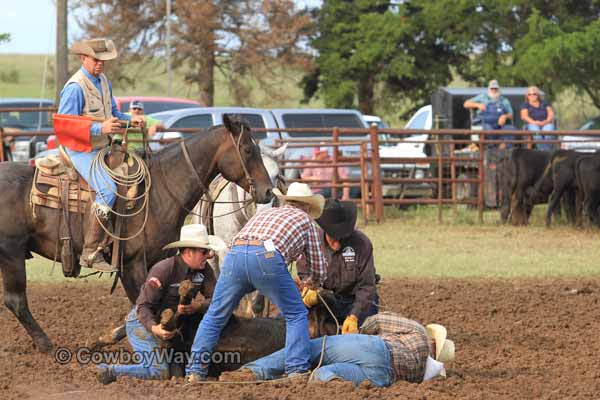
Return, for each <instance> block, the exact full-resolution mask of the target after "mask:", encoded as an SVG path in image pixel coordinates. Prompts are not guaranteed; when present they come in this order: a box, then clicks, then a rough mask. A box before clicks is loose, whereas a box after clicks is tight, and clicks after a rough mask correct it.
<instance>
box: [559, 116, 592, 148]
mask: <svg viewBox="0 0 600 400" xmlns="http://www.w3.org/2000/svg"><path fill="white" fill-rule="evenodd" d="M579 130H580V131H590V130H600V117H596V118H592V119H590V120H588V121H586V122H585V123H584V124H583V125H581V127H580V128H579ZM591 139H594V138H591V137H589V136H571V135H567V136H562V137H561V140H578V141H583V140H591ZM560 148H561V149H564V150H577V151H586V152H595V151H596V150H598V149H600V142H583V143H577V142H562V143H561V144H560Z"/></svg>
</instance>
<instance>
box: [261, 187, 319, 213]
mask: <svg viewBox="0 0 600 400" xmlns="http://www.w3.org/2000/svg"><path fill="white" fill-rule="evenodd" d="M273 193H274V194H275V196H277V198H278V199H279V200H280V201H281V202H282V203H284V202H286V201H295V202H298V203H304V204H308V206H309V207H310V209H309V211H308V214H309V215H310V216H311V217H313V218H319V217H320V216H321V213H322V212H323V205H324V204H325V197H323V196H321V195H320V194H314V193H313V192H312V191H311V190H310V187H309V186H308V185H307V184H306V183H300V182H292V184H291V185H290V186H289V187H288V190H287V194H283V193H281V191H280V190H279V189H277V188H275V189H273Z"/></svg>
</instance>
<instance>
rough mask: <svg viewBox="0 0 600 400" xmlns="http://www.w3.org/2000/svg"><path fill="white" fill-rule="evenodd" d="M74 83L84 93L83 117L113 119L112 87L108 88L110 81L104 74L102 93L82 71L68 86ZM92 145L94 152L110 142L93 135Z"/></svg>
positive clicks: (102, 137) (107, 139) (77, 73)
mask: <svg viewBox="0 0 600 400" xmlns="http://www.w3.org/2000/svg"><path fill="white" fill-rule="evenodd" d="M72 82H74V83H76V84H78V85H79V87H80V88H81V90H82V91H83V98H84V103H83V111H82V113H81V115H83V116H86V117H96V118H102V119H103V120H107V119H109V118H112V102H111V99H112V96H111V94H110V87H109V86H108V79H107V78H106V76H105V75H104V74H100V86H101V88H102V93H100V92H99V91H98V89H97V88H96V86H94V84H93V83H92V81H90V79H89V78H88V77H87V76H86V75H85V74H84V73H83V71H82V70H81V69H79V70H78V71H77V72H76V73H75V74H74V75H73V76H72V77H71V79H69V80H68V81H67V83H66V85H68V84H70V83H72ZM66 85H65V86H66ZM91 143H92V147H93V148H94V150H96V149H101V148H103V147H105V146H108V144H109V143H110V140H109V138H108V136H106V135H100V136H94V135H92V136H91Z"/></svg>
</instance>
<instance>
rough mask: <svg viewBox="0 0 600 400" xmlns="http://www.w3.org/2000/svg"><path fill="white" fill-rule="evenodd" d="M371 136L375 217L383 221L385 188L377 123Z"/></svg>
mask: <svg viewBox="0 0 600 400" xmlns="http://www.w3.org/2000/svg"><path fill="white" fill-rule="evenodd" d="M369 136H370V138H371V155H372V157H371V158H372V162H371V173H372V174H373V186H372V188H373V198H374V200H375V219H376V220H377V222H378V223H379V222H381V221H383V189H382V187H381V166H380V161H379V136H378V133H377V125H376V124H371V127H370V128H369Z"/></svg>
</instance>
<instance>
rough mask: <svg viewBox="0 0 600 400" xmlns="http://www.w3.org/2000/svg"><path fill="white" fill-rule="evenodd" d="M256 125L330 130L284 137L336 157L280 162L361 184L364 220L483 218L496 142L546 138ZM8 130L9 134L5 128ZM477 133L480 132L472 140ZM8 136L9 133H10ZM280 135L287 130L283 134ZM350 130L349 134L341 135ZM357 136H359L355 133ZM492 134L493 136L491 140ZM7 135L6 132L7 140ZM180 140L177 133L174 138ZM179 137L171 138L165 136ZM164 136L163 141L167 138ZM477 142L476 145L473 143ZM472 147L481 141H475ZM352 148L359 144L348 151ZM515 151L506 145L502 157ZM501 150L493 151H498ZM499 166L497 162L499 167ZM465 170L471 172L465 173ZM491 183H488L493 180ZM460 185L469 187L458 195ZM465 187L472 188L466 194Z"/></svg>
mask: <svg viewBox="0 0 600 400" xmlns="http://www.w3.org/2000/svg"><path fill="white" fill-rule="evenodd" d="M42 111H48V112H55V111H56V108H55V107H42V108H0V113H1V112H42ZM253 130H254V131H257V132H261V131H262V132H304V133H319V134H323V133H324V132H325V133H329V132H331V138H327V139H323V138H320V137H319V138H305V139H292V138H288V139H283V138H280V139H278V140H277V142H278V143H280V144H283V143H287V144H288V148H290V149H294V148H315V147H326V148H331V149H332V151H331V158H330V159H328V160H323V161H320V160H315V159H311V158H306V157H305V158H300V159H298V158H293V159H280V160H279V165H280V168H281V169H282V170H296V171H298V172H299V171H302V170H307V169H312V168H323V167H324V166H326V167H328V168H331V172H332V173H331V179H330V180H329V179H302V178H301V176H298V177H297V178H293V179H289V180H290V182H292V181H302V182H306V183H308V184H310V185H311V187H313V188H315V189H321V188H330V189H331V197H334V198H335V197H339V196H338V194H339V191H340V190H343V188H344V187H347V188H357V189H358V191H359V193H360V195H359V197H358V198H354V199H351V201H354V202H355V203H357V206H358V207H360V208H361V209H362V210H363V213H362V215H363V219H364V222H365V223H367V222H368V221H369V220H371V219H375V221H377V222H381V221H382V220H383V218H384V207H385V206H390V205H394V206H398V205H411V204H422V205H425V204H430V205H437V206H438V221H439V222H442V220H443V213H442V211H443V209H444V206H446V205H454V206H455V205H458V204H468V205H471V206H473V207H477V209H478V212H479V221H480V222H483V212H484V210H485V208H486V199H485V197H486V192H485V189H484V188H485V187H486V176H487V177H488V180H489V179H490V176H492V177H494V176H495V175H494V174H488V173H487V172H490V171H493V169H495V168H496V165H493V164H494V163H496V162H497V161H498V156H497V154H498V151H497V150H496V149H497V147H498V146H499V145H501V144H503V145H508V146H509V147H511V146H519V147H524V148H532V147H533V145H534V144H536V143H540V142H542V141H536V140H534V139H533V135H536V134H538V133H536V132H530V131H521V130H513V131H507V130H506V131H505V130H503V131H481V130H477V131H476V130H466V129H439V130H428V131H423V130H406V129H378V128H377V126H375V125H372V126H371V127H370V128H368V129H344V128H293V129H292V128H285V129H272V128H264V129H253ZM177 131H178V132H182V133H197V132H201V131H202V130H201V129H200V128H198V129H196V128H177ZM547 133H551V135H553V136H555V139H554V140H544V141H543V143H552V144H554V145H555V148H559V147H560V145H561V144H565V143H572V142H573V143H575V142H576V143H577V144H578V145H581V144H585V143H593V142H595V143H597V142H600V130H589V131H579V130H559V131H552V132H544V134H545V135H546V134H547ZM51 134H52V133H48V132H32V131H26V132H19V133H17V134H14V133H11V135H10V136H19V137H34V136H50V135H51ZM5 135H6V134H5ZM415 135H427V139H422V138H420V139H415V138H411V137H414V136H415ZM473 135H478V138H476V139H475V140H474V139H473ZM499 135H501V136H506V135H510V136H513V137H514V138H513V139H512V140H506V139H501V140H498V139H495V137H497V136H499ZM6 136H9V135H6ZM279 136H280V137H281V135H279ZM342 136H343V137H342ZM348 136H351V137H352V138H348ZM563 136H577V137H583V139H578V140H564V139H562V140H561V139H560V138H561V137H563ZM492 138H493V139H492ZM3 140H4V138H3V137H2V134H1V133H0V143H1V142H3ZM175 140H177V139H175ZM166 141H172V140H166ZM166 141H162V142H166ZM399 143H404V144H410V143H414V144H415V145H417V144H418V145H425V146H428V149H429V151H428V152H427V156H426V157H418V158H415V157H380V154H379V153H380V146H381V145H385V144H388V145H396V144H399ZM469 145H470V146H471V148H469V147H468V146H469ZM472 146H475V147H474V148H473V147H472ZM340 147H343V148H344V152H340V151H337V150H336V151H333V149H339V148H340ZM348 148H353V149H355V151H352V152H351V153H352V154H353V155H348V154H347V153H348V151H347V149H348ZM598 148H600V145H598ZM507 154H508V153H507V152H505V153H504V154H503V156H506V155H507ZM492 155H494V157H492ZM0 161H4V154H3V152H1V151H0ZM386 165H388V166H390V165H391V166H394V165H396V166H407V165H412V166H413V170H414V169H416V168H417V167H419V166H421V167H425V168H426V169H427V170H428V171H429V174H428V175H427V176H423V177H416V176H414V174H413V175H411V174H408V175H407V174H398V175H396V176H382V166H386ZM492 165H493V166H492ZM340 168H353V169H355V170H356V171H358V172H359V173H358V176H356V174H354V175H353V176H348V177H346V178H343V177H342V176H340V175H341V174H340V173H339V169H340ZM465 172H466V174H465ZM492 179H493V178H492ZM487 183H489V182H487ZM414 184H417V185H429V187H430V188H431V189H432V190H431V195H430V196H425V197H417V198H406V197H403V196H397V197H384V193H383V187H384V185H398V186H403V185H414ZM464 187H471V188H473V190H467V191H466V192H465V191H464V190H459V189H460V188H464ZM458 192H462V194H461V195H459V193H458ZM465 193H466V194H465Z"/></svg>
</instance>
